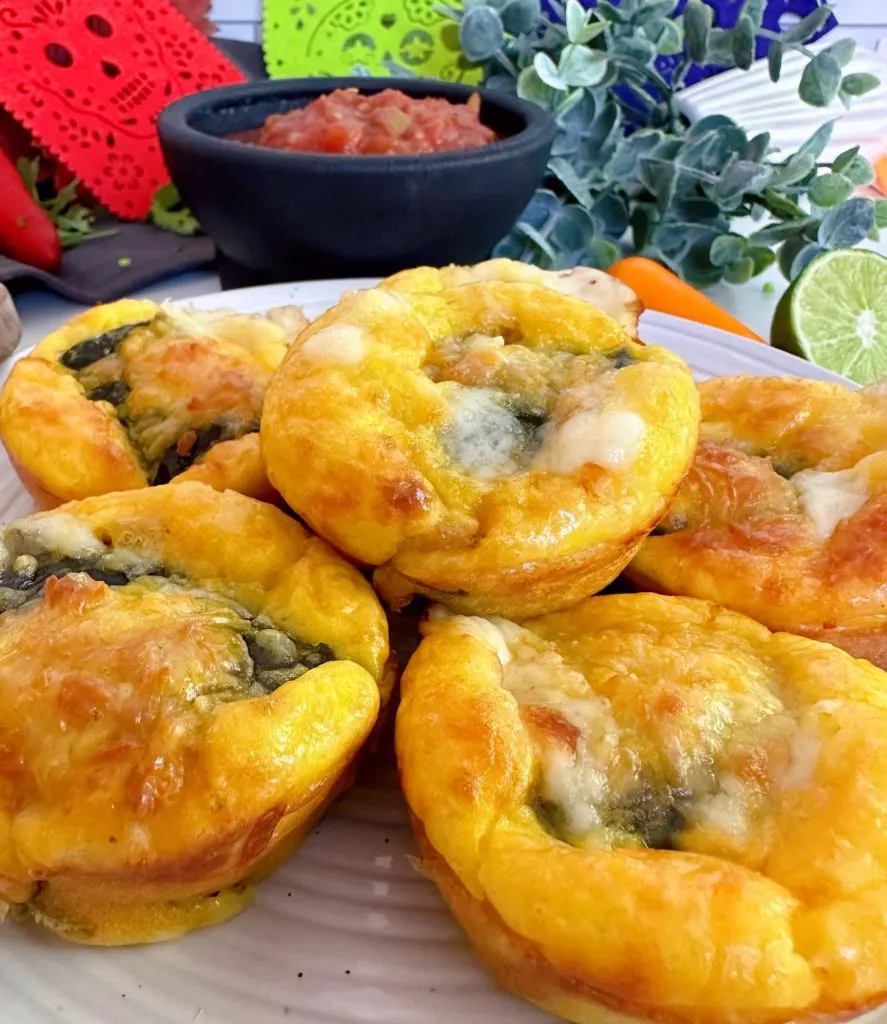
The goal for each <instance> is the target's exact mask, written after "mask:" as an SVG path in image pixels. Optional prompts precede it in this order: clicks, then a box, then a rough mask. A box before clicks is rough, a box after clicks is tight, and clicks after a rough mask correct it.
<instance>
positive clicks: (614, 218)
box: [590, 192, 629, 238]
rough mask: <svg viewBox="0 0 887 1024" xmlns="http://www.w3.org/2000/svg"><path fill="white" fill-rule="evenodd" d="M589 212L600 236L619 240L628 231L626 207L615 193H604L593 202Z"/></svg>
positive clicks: (623, 201)
mask: <svg viewBox="0 0 887 1024" xmlns="http://www.w3.org/2000/svg"><path fill="white" fill-rule="evenodd" d="M590 212H591V219H592V220H593V221H594V224H595V227H596V228H598V229H599V231H600V233H601V234H604V235H609V236H610V237H611V238H621V237H622V236H623V235H624V234H625V232H626V231H627V230H628V222H629V212H628V205H627V204H626V202H625V200H624V199H623V198H622V197H621V196H620V195H618V194H617V193H615V192H604V193H603V195H601V196H599V197H598V198H597V199H596V200H595V202H594V205H593V206H592V207H591V211H590Z"/></svg>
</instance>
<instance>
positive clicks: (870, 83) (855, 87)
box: [840, 71, 881, 97]
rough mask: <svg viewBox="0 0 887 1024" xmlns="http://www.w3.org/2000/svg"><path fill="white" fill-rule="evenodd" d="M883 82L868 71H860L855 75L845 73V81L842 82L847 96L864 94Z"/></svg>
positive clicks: (843, 90)
mask: <svg viewBox="0 0 887 1024" xmlns="http://www.w3.org/2000/svg"><path fill="white" fill-rule="evenodd" d="M880 84H881V80H880V79H879V78H878V77H877V76H875V75H870V74H868V73H867V72H864V71H863V72H860V73H859V74H854V75H845V76H844V79H843V81H842V82H841V83H840V87H841V92H843V93H844V94H845V95H846V96H853V97H855V96H864V95H865V94H866V93H867V92H871V91H872V89H877V88H878V86H879V85H880Z"/></svg>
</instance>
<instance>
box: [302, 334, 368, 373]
mask: <svg viewBox="0 0 887 1024" xmlns="http://www.w3.org/2000/svg"><path fill="white" fill-rule="evenodd" d="M299 351H300V352H301V354H302V355H304V356H307V357H308V358H309V359H311V360H313V361H314V362H316V363H328V364H331V365H336V364H338V365H340V366H353V365H354V364H356V363H359V362H360V361H361V360H362V359H364V358H365V356H366V332H365V331H364V329H363V328H362V327H358V326H356V325H355V324H338V325H336V326H335V327H326V328H324V329H323V330H322V331H318V332H317V333H316V334H312V335H311V337H310V338H307V339H306V340H305V341H304V342H303V343H302V345H301V347H300V349H299Z"/></svg>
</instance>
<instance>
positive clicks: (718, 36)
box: [706, 28, 733, 67]
mask: <svg viewBox="0 0 887 1024" xmlns="http://www.w3.org/2000/svg"><path fill="white" fill-rule="evenodd" d="M706 61H707V62H708V63H709V64H722V65H724V66H725V67H729V66H730V65H731V64H732V63H733V30H732V29H729V28H713V29H712V30H711V32H709V34H708V52H707V54H706Z"/></svg>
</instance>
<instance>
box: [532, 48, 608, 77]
mask: <svg viewBox="0 0 887 1024" xmlns="http://www.w3.org/2000/svg"><path fill="white" fill-rule="evenodd" d="M536 70H537V71H538V66H537V69H536ZM557 73H558V75H559V76H560V78H561V80H562V81H563V82H565V83H566V84H567V85H568V86H584V87H589V86H593V85H598V84H599V83H600V82H601V81H602V80H603V77H604V75H606V73H607V57H606V54H604V53H602V52H601V51H600V50H589V49H587V48H586V47H584V46H568V47H567V48H566V49H565V50H564V51H563V53H562V54H561V59H560V61H559V63H558V66H557Z"/></svg>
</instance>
